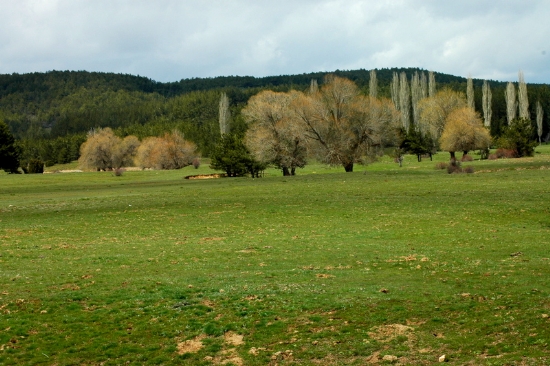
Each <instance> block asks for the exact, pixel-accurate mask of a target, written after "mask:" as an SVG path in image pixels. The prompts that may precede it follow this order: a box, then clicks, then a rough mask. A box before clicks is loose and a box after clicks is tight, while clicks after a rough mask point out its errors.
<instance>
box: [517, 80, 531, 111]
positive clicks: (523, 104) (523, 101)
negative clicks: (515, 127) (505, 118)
mask: <svg viewBox="0 0 550 366" xmlns="http://www.w3.org/2000/svg"><path fill="white" fill-rule="evenodd" d="M518 80H519V83H518V84H519V85H518V101H519V117H520V118H525V119H531V117H530V115H529V100H528V98H527V84H525V78H524V76H523V71H521V70H520V72H519V73H518Z"/></svg>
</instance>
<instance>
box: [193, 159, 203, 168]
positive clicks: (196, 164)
mask: <svg viewBox="0 0 550 366" xmlns="http://www.w3.org/2000/svg"><path fill="white" fill-rule="evenodd" d="M192 164H193V167H194V168H195V169H199V167H200V166H201V159H199V158H195V159H193V162H192Z"/></svg>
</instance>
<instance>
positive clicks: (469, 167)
mask: <svg viewBox="0 0 550 366" xmlns="http://www.w3.org/2000/svg"><path fill="white" fill-rule="evenodd" d="M462 171H463V172H464V173H468V174H472V173H473V172H474V167H473V166H467V167H465V168H464V169H462Z"/></svg>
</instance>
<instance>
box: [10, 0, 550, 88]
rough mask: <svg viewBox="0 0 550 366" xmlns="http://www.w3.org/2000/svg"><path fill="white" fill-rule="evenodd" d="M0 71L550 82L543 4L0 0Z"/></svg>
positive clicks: (549, 1)
mask: <svg viewBox="0 0 550 366" xmlns="http://www.w3.org/2000/svg"><path fill="white" fill-rule="evenodd" d="M0 14H2V21H1V22H0V74H11V73H14V72H15V73H28V72H46V71H51V70H86V71H100V72H115V73H123V74H132V75H141V76H145V77H148V78H151V79H153V80H156V81H161V82H170V81H179V80H181V79H186V78H195V77H215V76H230V75H239V76H245V75H248V76H256V77H262V76H274V75H289V74H302V73H310V72H318V71H334V70H355V69H366V70H371V69H374V68H378V69H380V68H391V67H420V68H423V69H426V70H432V71H437V72H443V73H447V74H452V75H456V76H463V77H467V76H472V77H473V78H480V79H492V80H500V81H517V78H518V72H519V71H520V70H522V71H523V73H524V75H525V80H526V81H527V82H528V83H550V0H458V1H456V0H455V1H448V0H346V1H344V0H330V1H329V0H326V1H325V0H318V1H314V0H277V1H273V0H17V1H14V0H0Z"/></svg>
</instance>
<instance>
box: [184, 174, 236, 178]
mask: <svg viewBox="0 0 550 366" xmlns="http://www.w3.org/2000/svg"><path fill="white" fill-rule="evenodd" d="M225 177H227V174H197V175H188V176H186V177H185V178H184V179H215V178H225Z"/></svg>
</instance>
